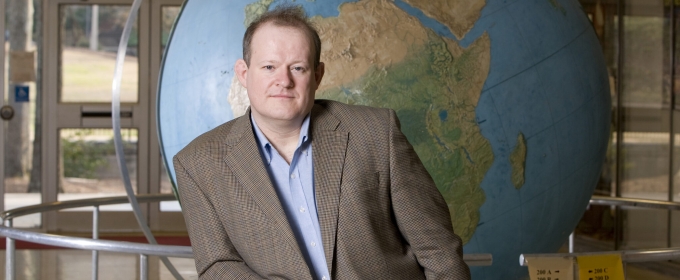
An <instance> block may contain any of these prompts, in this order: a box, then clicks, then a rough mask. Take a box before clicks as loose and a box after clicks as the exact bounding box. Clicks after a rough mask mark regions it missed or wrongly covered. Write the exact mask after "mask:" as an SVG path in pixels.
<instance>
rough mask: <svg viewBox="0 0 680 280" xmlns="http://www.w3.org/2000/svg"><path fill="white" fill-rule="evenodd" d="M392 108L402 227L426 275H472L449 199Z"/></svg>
mask: <svg viewBox="0 0 680 280" xmlns="http://www.w3.org/2000/svg"><path fill="white" fill-rule="evenodd" d="M389 111H390V128H389V129H390V133H389V135H390V136H389V137H390V139H389V145H390V147H389V151H390V152H389V161H390V188H391V198H392V208H393V212H394V216H395V219H396V221H397V225H398V227H399V230H400V231H401V233H402V235H403V237H404V238H405V239H406V241H407V242H408V243H409V245H410V246H411V249H412V250H413V252H414V254H415V255H416V259H417V261H418V263H419V264H420V266H422V267H423V270H424V272H425V276H426V278H427V279H470V269H469V268H468V266H467V265H466V264H465V262H464V261H463V244H462V240H461V238H460V237H459V236H457V235H456V234H455V233H454V232H453V226H452V224H451V217H450V214H449V209H448V206H447V205H446V201H444V198H443V197H442V195H441V194H440V193H439V190H438V189H437V187H436V186H435V184H434V181H433V180H432V177H430V175H429V174H428V172H427V170H425V167H424V166H423V164H422V162H421V161H420V159H419V158H418V155H416V153H415V151H414V150H413V147H412V146H411V144H409V142H408V140H407V139H406V136H404V134H403V133H402V132H401V130H400V125H399V119H398V118H397V116H396V114H395V112H394V111H393V110H389Z"/></svg>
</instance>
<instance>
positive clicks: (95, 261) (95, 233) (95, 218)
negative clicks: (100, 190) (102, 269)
mask: <svg viewBox="0 0 680 280" xmlns="http://www.w3.org/2000/svg"><path fill="white" fill-rule="evenodd" d="M92 239H94V240H97V239H99V205H95V206H94V211H92ZM98 278H99V251H97V250H93V251H92V280H97V279H98Z"/></svg>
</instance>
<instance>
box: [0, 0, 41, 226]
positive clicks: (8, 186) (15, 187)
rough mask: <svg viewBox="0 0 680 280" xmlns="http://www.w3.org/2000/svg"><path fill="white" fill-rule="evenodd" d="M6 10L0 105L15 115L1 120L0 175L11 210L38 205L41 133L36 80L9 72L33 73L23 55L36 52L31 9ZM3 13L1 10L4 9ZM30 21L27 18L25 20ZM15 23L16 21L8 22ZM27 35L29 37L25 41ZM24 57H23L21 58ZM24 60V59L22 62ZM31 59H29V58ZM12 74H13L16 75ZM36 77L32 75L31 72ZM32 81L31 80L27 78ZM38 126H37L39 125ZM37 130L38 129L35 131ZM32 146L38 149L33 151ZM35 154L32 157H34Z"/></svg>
mask: <svg viewBox="0 0 680 280" xmlns="http://www.w3.org/2000/svg"><path fill="white" fill-rule="evenodd" d="M18 2H20V1H9V2H6V3H7V7H8V9H19V10H22V8H21V7H20V6H21V5H19V4H20V3H18ZM14 11H15V12H13V13H7V14H6V18H5V27H6V29H5V30H2V31H3V34H2V35H3V36H4V38H5V40H6V44H5V45H4V46H3V51H4V52H5V53H4V56H5V60H4V62H5V64H4V65H3V67H4V71H5V72H4V73H5V75H4V76H2V77H0V78H2V79H3V80H4V83H3V85H4V86H5V88H4V89H3V92H4V93H6V95H4V96H3V95H1V94H0V106H2V105H8V106H10V107H11V108H12V110H13V112H14V114H13V117H12V118H11V119H9V120H2V119H0V129H2V135H3V136H4V139H3V140H4V142H2V143H4V146H1V145H3V144H0V149H3V150H4V158H0V160H3V161H4V162H3V166H4V174H5V175H4V178H0V180H2V183H3V184H4V187H5V193H4V207H5V208H4V209H2V210H11V209H15V208H18V207H24V206H29V205H35V204H40V203H41V202H42V196H41V195H40V192H41V190H42V187H41V186H42V184H41V168H40V165H41V158H40V135H38V138H37V140H36V135H35V132H36V131H35V129H36V125H35V116H36V105H35V104H36V103H35V101H36V96H38V94H39V93H38V92H36V88H37V87H36V83H35V82H34V81H26V80H27V79H25V78H26V75H18V76H22V77H17V75H13V74H12V73H10V71H9V70H10V69H12V70H13V72H16V73H23V74H35V73H36V72H35V68H34V67H33V65H35V63H34V64H33V65H31V64H28V63H27V60H26V58H29V59H30V58H32V59H34V60H37V58H38V57H37V55H36V51H37V48H38V46H37V45H35V43H36V41H34V40H30V38H31V37H32V36H33V35H35V34H31V32H30V31H31V30H34V26H33V21H32V20H30V19H31V18H33V17H34V12H32V11H31V10H30V9H29V13H27V14H24V16H23V17H22V19H19V17H20V14H21V13H16V11H17V10H14ZM3 12H4V11H3ZM27 18H28V19H29V20H26V19H27ZM20 21H22V22H26V24H25V25H18V24H16V22H20ZM10 23H15V24H10ZM27 38H29V39H28V40H26V39H27ZM22 58H23V59H22ZM22 60H23V61H22ZM28 61H30V60H28ZM16 73H15V74H16ZM33 76H35V75H33ZM28 80H31V79H28ZM38 128H39V126H38ZM38 133H40V132H38ZM34 149H37V150H36V151H35V153H34ZM34 155H35V156H34ZM40 218H41V215H40V214H33V215H28V216H23V217H19V218H16V219H13V226H14V227H23V228H25V227H40V226H41V221H40Z"/></svg>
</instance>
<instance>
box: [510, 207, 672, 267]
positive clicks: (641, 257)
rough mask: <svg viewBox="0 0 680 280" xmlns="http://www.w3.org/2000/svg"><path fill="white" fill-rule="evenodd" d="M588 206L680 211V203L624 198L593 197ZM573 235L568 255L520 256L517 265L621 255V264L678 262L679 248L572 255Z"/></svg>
mask: <svg viewBox="0 0 680 280" xmlns="http://www.w3.org/2000/svg"><path fill="white" fill-rule="evenodd" d="M589 205H604V206H617V207H622V208H643V209H662V210H669V211H680V203H678V202H669V201H659V200H650V199H637V198H624V197H609V196H599V195H594V196H593V197H592V198H591V199H590V203H589ZM573 248H574V234H573V233H572V234H571V235H570V236H569V253H556V254H521V255H520V256H519V264H520V265H521V266H527V265H528V263H527V258H532V257H534V258H536V257H538V258H541V257H578V256H593V255H610V254H619V255H621V261H622V262H623V263H638V262H658V261H668V260H680V247H672V248H659V249H645V250H624V251H608V252H587V253H574V250H573Z"/></svg>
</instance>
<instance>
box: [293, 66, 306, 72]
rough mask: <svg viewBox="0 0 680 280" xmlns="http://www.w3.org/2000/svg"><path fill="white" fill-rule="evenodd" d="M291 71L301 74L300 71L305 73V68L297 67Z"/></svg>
mask: <svg viewBox="0 0 680 280" xmlns="http://www.w3.org/2000/svg"><path fill="white" fill-rule="evenodd" d="M293 70H294V71H297V72H302V71H305V68H304V67H300V66H298V67H293Z"/></svg>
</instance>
